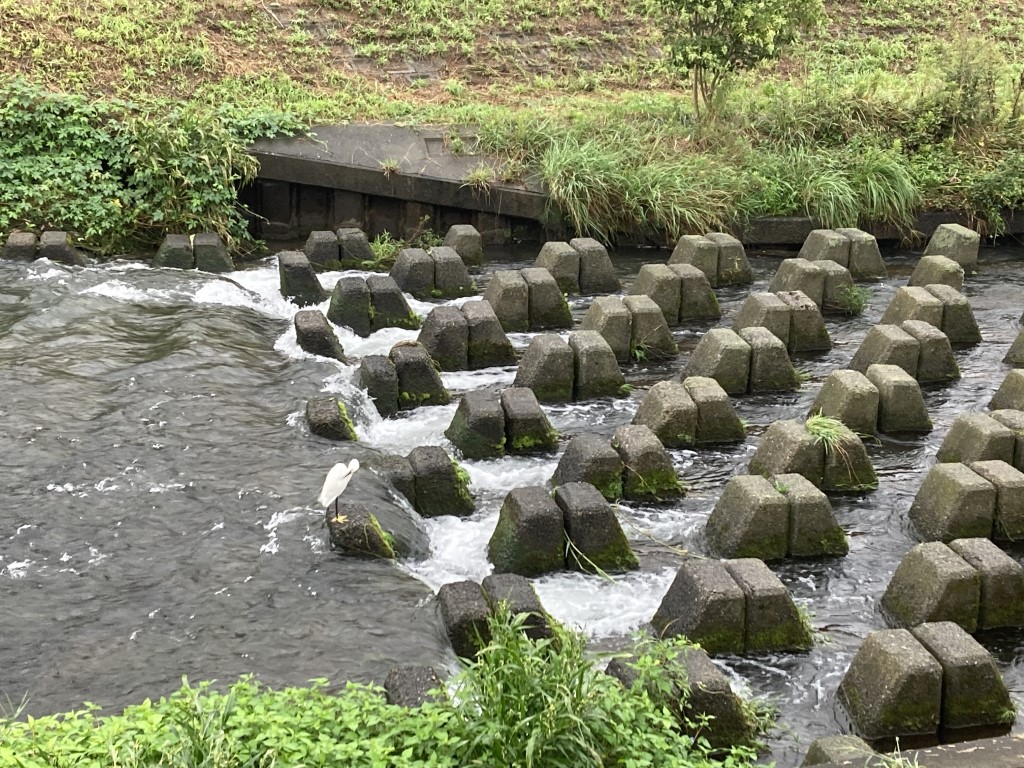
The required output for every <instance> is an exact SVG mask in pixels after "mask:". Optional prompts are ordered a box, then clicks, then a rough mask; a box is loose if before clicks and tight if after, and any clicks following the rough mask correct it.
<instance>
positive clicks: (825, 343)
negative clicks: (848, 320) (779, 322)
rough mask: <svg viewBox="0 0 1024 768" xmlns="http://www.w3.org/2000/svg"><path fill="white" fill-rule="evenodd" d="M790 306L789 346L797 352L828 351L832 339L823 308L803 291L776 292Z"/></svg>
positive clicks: (791, 350)
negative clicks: (826, 325)
mask: <svg viewBox="0 0 1024 768" xmlns="http://www.w3.org/2000/svg"><path fill="white" fill-rule="evenodd" d="M776 295H777V296H778V297H779V298H780V299H781V300H782V301H783V303H785V304H786V306H787V307H789V341H788V342H787V344H786V345H787V347H788V348H789V351H790V352H791V353H795V352H827V351H828V350H830V349H832V339H831V338H829V335H828V329H827V328H825V319H824V318H823V317H822V316H821V310H820V309H819V308H818V306H817V305H816V304H815V303H814V302H813V301H811V300H810V298H808V296H807V295H806V294H805V293H803V292H802V291H781V292H779V293H778V294H776Z"/></svg>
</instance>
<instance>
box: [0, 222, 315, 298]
mask: <svg viewBox="0 0 1024 768" xmlns="http://www.w3.org/2000/svg"><path fill="white" fill-rule="evenodd" d="M15 234H19V233H15ZM23 234H25V235H28V236H29V237H31V238H32V243H33V246H32V256H31V257H29V258H32V259H34V258H35V239H36V236H35V235H33V234H32V233H31V232H26V233H23ZM14 236H15V235H11V237H12V238H13V237H14ZM10 242H11V241H10V240H8V241H7V243H8V247H10ZM24 250H25V253H27V252H28V248H27V244H26V247H25V249H24ZM4 253H5V255H6V251H5V252H4ZM153 266H154V267H167V268H170V269H194V268H195V266H196V257H195V254H194V253H193V252H192V238H191V237H189V236H188V235H165V236H164V239H163V242H162V243H160V247H159V248H157V251H156V256H154V257H153ZM281 292H282V294H283V293H284V288H283V286H282V291H281ZM313 303H316V302H313Z"/></svg>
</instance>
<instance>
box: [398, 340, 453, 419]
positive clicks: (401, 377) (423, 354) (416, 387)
mask: <svg viewBox="0 0 1024 768" xmlns="http://www.w3.org/2000/svg"><path fill="white" fill-rule="evenodd" d="M389 357H390V358H391V362H392V363H394V365H395V372H396V373H397V374H398V407H399V409H400V410H403V411H405V410H411V409H413V408H418V407H419V406H421V405H448V403H450V402H451V395H449V394H448V390H447V389H445V387H444V384H443V383H442V381H441V376H440V374H438V372H437V370H436V369H435V368H434V361H433V360H431V359H430V355H428V354H427V350H425V349H424V348H423V345H422V344H417V343H415V342H401V341H400V342H399V343H397V344H395V345H394V346H393V347H392V348H391V353H390V355H389Z"/></svg>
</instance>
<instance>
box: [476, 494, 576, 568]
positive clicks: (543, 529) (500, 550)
mask: <svg viewBox="0 0 1024 768" xmlns="http://www.w3.org/2000/svg"><path fill="white" fill-rule="evenodd" d="M487 556H488V557H489V558H490V561H491V562H492V563H494V572H495V573H518V574H519V575H521V576H540V575H541V574H544V573H550V572H552V571H560V570H562V569H563V568H565V526H564V524H563V522H562V510H560V509H559V508H558V505H557V504H555V501H554V499H552V498H551V495H550V494H549V493H548V492H547V489H545V488H543V487H541V486H536V485H535V486H527V487H525V488H516V489H514V490H512V491H509V492H508V494H507V495H506V496H505V500H504V502H502V505H501V510H500V511H499V512H498V524H497V526H495V528H494V533H493V534H492V535H491V539H490V541H489V542H488V543H487Z"/></svg>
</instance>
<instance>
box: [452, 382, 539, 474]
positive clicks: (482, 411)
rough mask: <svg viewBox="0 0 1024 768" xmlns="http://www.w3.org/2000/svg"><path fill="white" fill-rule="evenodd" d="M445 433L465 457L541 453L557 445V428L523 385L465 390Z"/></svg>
mask: <svg viewBox="0 0 1024 768" xmlns="http://www.w3.org/2000/svg"><path fill="white" fill-rule="evenodd" d="M444 434H445V437H447V438H448V439H449V440H451V441H452V445H454V446H455V447H456V448H458V449H459V451H460V452H461V453H462V455H463V457H464V458H467V459H489V458H497V457H500V456H504V455H505V454H506V453H513V454H527V453H544V452H547V451H553V450H555V449H556V448H557V447H558V432H556V431H555V429H554V427H552V426H551V422H550V421H548V417H547V416H546V415H545V414H544V411H543V410H541V407H540V403H538V402H537V397H536V395H534V394H533V390H531V389H527V388H526V387H509V388H508V389H505V390H504V391H503V392H502V393H501V395H497V394H496V393H494V392H492V391H489V390H474V391H472V392H467V393H466V394H465V395H463V397H462V400H461V401H460V402H459V407H458V408H457V409H456V410H455V415H454V416H452V421H451V424H449V425H448V429H446V430H445V432H444Z"/></svg>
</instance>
